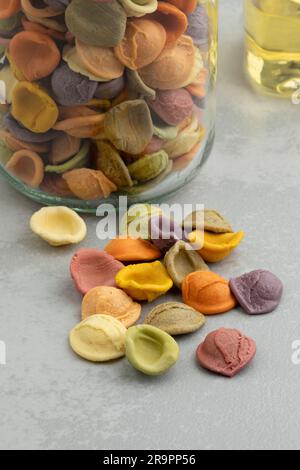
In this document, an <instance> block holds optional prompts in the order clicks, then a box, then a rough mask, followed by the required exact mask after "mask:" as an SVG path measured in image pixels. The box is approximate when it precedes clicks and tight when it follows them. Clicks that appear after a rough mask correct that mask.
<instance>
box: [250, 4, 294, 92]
mask: <svg viewBox="0 0 300 470" xmlns="http://www.w3.org/2000/svg"><path fill="white" fill-rule="evenodd" d="M245 28H246V39H245V40H246V57H245V65H246V70H247V74H248V76H249V78H250V81H251V83H252V84H253V85H254V86H255V87H256V88H257V89H258V90H259V91H261V92H263V93H267V94H272V95H277V96H282V97H291V96H292V95H293V94H294V93H297V92H298V93H299V95H300V0H245Z"/></svg>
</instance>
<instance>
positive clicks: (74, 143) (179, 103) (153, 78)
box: [0, 0, 218, 212]
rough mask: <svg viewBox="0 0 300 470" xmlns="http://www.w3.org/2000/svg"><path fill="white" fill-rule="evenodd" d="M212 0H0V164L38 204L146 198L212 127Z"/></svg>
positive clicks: (175, 176)
mask: <svg viewBox="0 0 300 470" xmlns="http://www.w3.org/2000/svg"><path fill="white" fill-rule="evenodd" d="M217 9H218V2H217V0H169V1H166V2H160V1H157V0H98V1H96V0H43V1H42V0H6V1H3V2H1V4H0V52H1V56H2V59H1V70H0V94H1V123H0V171H1V173H2V174H3V175H4V176H5V178H6V179H7V180H8V181H9V182H10V183H11V184H12V185H13V186H14V187H15V188H16V189H17V190H19V191H21V192H22V193H23V194H25V195H26V196H29V197H30V198H32V199H34V200H36V201H38V202H40V203H43V204H46V205H66V206H69V207H72V208H74V209H76V210H79V211H84V212H95V210H96V208H97V207H98V206H99V204H101V202H104V201H105V202H110V203H113V204H115V205H117V203H118V196H119V195H127V196H128V199H129V203H135V202H141V201H155V200H159V199H161V198H162V197H163V196H165V195H167V194H170V193H172V192H173V191H175V190H177V189H179V188H180V187H182V186H183V185H184V184H186V183H187V182H188V181H190V180H191V178H192V177H193V176H195V174H196V172H197V170H198V168H199V167H200V165H201V164H202V163H203V162H204V161H205V160H206V158H207V157H208V155H209V153H210V150H211V147H212V143H213V139H214V123H215V82H216V62H217V23H218V18H217Z"/></svg>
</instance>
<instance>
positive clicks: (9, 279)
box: [0, 0, 300, 449]
mask: <svg viewBox="0 0 300 470" xmlns="http://www.w3.org/2000/svg"><path fill="white" fill-rule="evenodd" d="M241 3H242V2H240V1H238V0H226V2H225V1H223V2H221V7H220V10H221V11H220V18H221V27H220V30H221V31H220V62H219V64H220V66H219V83H218V115H217V136H216V142H215V146H214V149H213V152H212V155H211V157H210V159H209V161H208V163H207V164H206V166H205V167H204V168H203V169H202V170H201V171H200V172H199V174H198V176H197V178H196V179H195V180H194V181H193V182H192V183H191V184H190V185H189V186H188V187H187V188H185V189H184V190H182V191H180V192H179V193H178V194H176V195H175V196H173V197H172V198H170V199H169V201H170V202H181V203H190V202H191V201H197V202H199V203H205V204H206V206H208V207H213V208H216V209H218V210H220V211H221V212H224V213H225V214H226V215H227V217H228V218H229V219H230V220H231V221H232V223H233V224H234V226H235V227H236V228H241V229H244V230H245V232H246V235H247V236H246V239H245V241H244V243H243V245H241V247H240V248H239V249H238V250H237V251H236V252H235V253H234V254H233V255H232V256H231V257H230V258H228V259H227V260H226V261H224V262H222V263H220V264H219V265H218V266H217V267H216V271H217V272H219V273H220V274H222V275H223V276H224V277H232V276H235V275H240V274H242V273H244V272H247V271H250V270H252V269H255V268H261V267H263V268H268V269H270V270H271V271H273V272H274V273H276V274H277V275H278V276H279V277H280V278H281V279H282V280H283V282H284V285H285V293H284V299H283V302H282V304H281V306H280V307H279V309H278V310H277V311H276V312H274V313H273V314H271V315H266V316H260V317H255V318H253V317H249V316H247V315H245V314H243V313H242V312H241V311H239V310H236V311H233V312H231V313H229V314H227V315H220V316H217V317H213V318H209V320H208V322H207V325H206V326H205V327H204V328H203V329H202V330H200V331H199V332H198V333H196V334H194V335H192V336H188V337H185V338H181V339H179V344H180V348H181V358H180V361H179V363H178V364H177V365H176V367H175V368H173V369H172V371H170V373H168V374H166V375H165V376H163V377H161V378H158V379H157V378H156V379H153V378H152V379H151V378H149V377H146V376H142V375H140V374H138V373H137V372H136V371H135V370H134V369H133V368H131V366H129V364H127V362H126V360H124V361H118V362H115V363H113V364H106V365H94V364H90V363H88V362H85V361H83V360H80V359H79V358H77V357H76V356H75V355H74V354H73V353H72V351H71V350H70V348H69V346H68V341H67V338H68V332H69V330H70V329H71V328H72V327H73V326H74V325H75V324H76V323H77V322H78V320H79V309H80V297H79V295H78V294H77V293H76V291H75V289H74V286H73V283H72V281H71V280H70V277H69V273H68V269H69V261H70V258H71V256H72V253H73V252H74V248H72V247H71V248H63V249H59V250H55V249H52V248H50V247H48V246H47V245H46V244H45V243H44V242H42V241H41V240H39V239H38V238H36V237H35V236H34V235H33V234H32V233H31V232H30V230H29V227H28V221H29V218H30V216H31V214H32V213H33V212H34V211H35V210H36V209H37V208H38V205H36V204H34V203H33V202H31V201H30V200H27V199H25V198H23V197H22V196H21V195H19V194H18V193H17V192H15V191H14V190H13V189H12V188H10V187H9V186H8V185H7V183H6V182H4V181H3V180H1V186H0V207H1V209H0V210H1V217H2V222H1V240H0V257H1V258H0V263H1V272H0V283H1V284H0V285H1V296H0V341H4V342H5V344H6V352H7V363H6V365H5V366H4V365H0V416H1V418H0V435H1V440H0V448H1V449H15V448H17V449H144V448H146V449H193V448H194V449H195V448H199V449H241V448H246V449H270V448H277V449H291V448H298V449H299V435H300V419H299V378H300V365H298V366H297V365H296V364H293V362H292V353H293V350H292V344H293V342H294V341H295V340H300V291H299V259H300V243H299V232H300V220H299V206H300V185H299V174H300V158H299V154H300V137H299V121H300V106H296V105H293V104H292V103H291V102H289V101H280V100H278V101H277V100H273V99H270V98H264V97H261V96H258V95H256V94H255V93H254V92H252V90H251V89H250V88H249V87H248V85H247V83H246V82H245V79H244V75H243V70H242V62H243V44H242V11H241V10H242V5H241ZM86 220H87V222H88V227H89V234H88V238H87V239H86V240H85V241H84V243H83V244H82V246H87V247H96V246H101V244H99V242H98V240H97V238H96V224H97V222H98V220H97V219H96V218H92V217H88V218H86ZM221 326H225V327H236V328H239V329H241V330H242V331H243V332H244V333H246V334H247V335H249V336H251V337H253V338H254V339H255V340H256V341H257V346H258V353H257V357H256V359H255V361H254V362H253V363H252V364H251V365H250V366H249V367H248V368H247V369H245V370H244V371H243V372H242V373H241V374H240V375H238V376H237V377H235V378H234V379H232V380H228V379H225V378H222V377H218V376H215V375H212V374H209V373H206V372H204V371H202V370H201V369H200V368H199V367H198V366H197V364H196V362H195V360H194V355H195V349H196V346H197V345H198V344H199V342H200V341H201V340H202V339H203V337H204V336H206V334H207V333H208V332H209V331H212V330H214V329H216V328H218V327H221Z"/></svg>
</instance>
